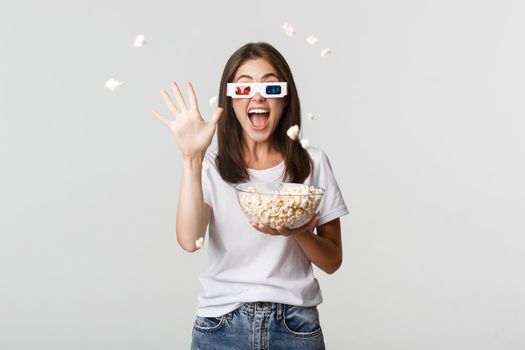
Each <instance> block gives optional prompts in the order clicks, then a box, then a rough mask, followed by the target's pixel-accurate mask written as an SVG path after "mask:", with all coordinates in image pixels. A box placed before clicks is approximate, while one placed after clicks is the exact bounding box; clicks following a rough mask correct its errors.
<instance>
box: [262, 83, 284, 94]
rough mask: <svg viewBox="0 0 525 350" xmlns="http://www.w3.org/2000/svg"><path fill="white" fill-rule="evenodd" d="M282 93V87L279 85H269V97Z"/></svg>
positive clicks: (267, 90) (267, 88)
mask: <svg viewBox="0 0 525 350" xmlns="http://www.w3.org/2000/svg"><path fill="white" fill-rule="evenodd" d="M280 93H281V87H280V86H279V85H268V86H267V87H266V94H267V95H279V94H280Z"/></svg>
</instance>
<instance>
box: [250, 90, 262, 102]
mask: <svg viewBox="0 0 525 350" xmlns="http://www.w3.org/2000/svg"><path fill="white" fill-rule="evenodd" d="M252 100H255V101H257V102H258V101H263V100H264V97H263V96H262V95H261V94H260V93H259V92H256V93H255V95H253V97H252Z"/></svg>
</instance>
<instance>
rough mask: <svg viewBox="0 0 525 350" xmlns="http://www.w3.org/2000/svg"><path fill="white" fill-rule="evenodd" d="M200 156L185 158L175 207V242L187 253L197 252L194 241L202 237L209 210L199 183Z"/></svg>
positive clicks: (209, 213) (204, 232) (208, 218)
mask: <svg viewBox="0 0 525 350" xmlns="http://www.w3.org/2000/svg"><path fill="white" fill-rule="evenodd" d="M202 159H203V157H201V156H195V157H185V158H184V161H183V167H182V180H181V184H180V192H179V204H178V207H177V225H176V231H177V242H179V245H180V246H181V247H182V248H183V249H184V250H186V251H188V252H194V251H196V250H197V247H196V245H195V241H196V240H197V239H198V238H200V237H204V235H205V234H206V227H207V226H208V223H209V221H210V216H211V209H210V207H209V206H208V205H207V204H206V203H204V199H203V193H202V183H201V171H202Z"/></svg>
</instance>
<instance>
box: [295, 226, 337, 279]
mask: <svg viewBox="0 0 525 350" xmlns="http://www.w3.org/2000/svg"><path fill="white" fill-rule="evenodd" d="M292 237H293V238H294V239H295V241H296V242H297V244H298V245H299V246H300V247H301V249H302V251H303V253H304V254H305V255H306V256H307V257H308V259H310V261H311V262H312V263H314V264H315V265H316V266H317V267H319V268H320V269H321V270H323V271H324V272H326V273H328V274H332V273H334V272H335V271H337V270H338V269H339V267H340V266H341V263H342V262H343V248H342V245H341V221H340V220H339V218H337V219H334V220H332V221H330V222H327V223H326V224H324V225H321V226H318V227H317V235H315V234H314V233H313V232H312V231H303V232H302V233H298V234H296V235H293V236H292Z"/></svg>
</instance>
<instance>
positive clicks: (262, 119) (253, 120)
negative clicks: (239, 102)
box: [248, 108, 270, 130]
mask: <svg viewBox="0 0 525 350" xmlns="http://www.w3.org/2000/svg"><path fill="white" fill-rule="evenodd" d="M248 119H249V120H250V124H251V125H252V128H253V129H255V130H264V129H265V128H266V126H268V122H269V121H270V110H268V109H261V108H257V109H251V110H249V111H248Z"/></svg>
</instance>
